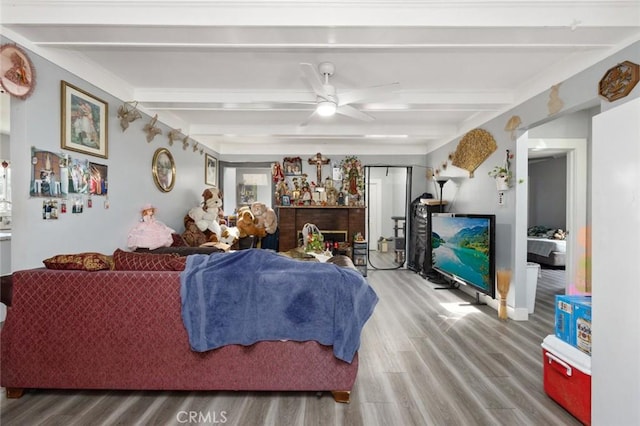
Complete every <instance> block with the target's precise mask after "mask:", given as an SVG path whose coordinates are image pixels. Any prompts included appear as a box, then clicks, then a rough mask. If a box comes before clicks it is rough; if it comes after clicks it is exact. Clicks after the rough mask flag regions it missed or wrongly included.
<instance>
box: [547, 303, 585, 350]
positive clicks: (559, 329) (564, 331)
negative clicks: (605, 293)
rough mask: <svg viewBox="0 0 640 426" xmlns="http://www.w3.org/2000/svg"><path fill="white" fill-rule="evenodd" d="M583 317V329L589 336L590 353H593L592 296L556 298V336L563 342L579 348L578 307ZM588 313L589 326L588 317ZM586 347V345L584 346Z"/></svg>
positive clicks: (581, 321)
mask: <svg viewBox="0 0 640 426" xmlns="http://www.w3.org/2000/svg"><path fill="white" fill-rule="evenodd" d="M578 306H579V308H578V311H579V313H580V315H581V320H580V323H581V328H582V329H583V330H584V332H585V333H586V331H587V328H588V334H589V352H588V353H591V340H590V337H591V296H586V295H558V296H556V310H555V335H556V336H557V337H558V338H559V339H560V340H562V341H564V342H566V343H568V344H570V345H572V346H575V347H578V343H577V329H578V328H577V322H578V321H577V320H578V318H577V317H576V307H578ZM587 312H588V326H587V324H586V322H587V319H586V315H587ZM583 346H585V347H586V344H583Z"/></svg>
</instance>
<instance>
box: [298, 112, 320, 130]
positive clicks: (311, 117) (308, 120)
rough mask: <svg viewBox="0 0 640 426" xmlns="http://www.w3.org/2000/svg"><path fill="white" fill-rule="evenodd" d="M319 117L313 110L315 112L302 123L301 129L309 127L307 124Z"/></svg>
mask: <svg viewBox="0 0 640 426" xmlns="http://www.w3.org/2000/svg"><path fill="white" fill-rule="evenodd" d="M317 115H318V113H317V112H316V110H313V112H312V113H311V114H309V116H308V117H307V118H306V119H305V120H304V121H303V122H302V123H300V126H299V127H307V124H309V123H310V122H311V120H313V119H314V118H315V117H316V116H317Z"/></svg>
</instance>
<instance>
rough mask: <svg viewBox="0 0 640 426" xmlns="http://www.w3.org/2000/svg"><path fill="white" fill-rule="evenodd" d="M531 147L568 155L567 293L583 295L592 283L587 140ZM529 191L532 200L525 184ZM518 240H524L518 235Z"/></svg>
mask: <svg viewBox="0 0 640 426" xmlns="http://www.w3.org/2000/svg"><path fill="white" fill-rule="evenodd" d="M527 147H528V148H536V149H554V150H562V151H565V152H566V153H567V200H566V208H567V213H566V215H567V216H566V227H567V229H566V230H567V231H568V235H567V253H566V268H565V271H566V272H565V276H566V288H565V292H566V294H575V293H583V292H584V291H585V289H586V288H587V287H590V284H591V277H590V276H589V271H588V270H587V262H586V259H587V255H588V253H587V245H588V244H589V240H588V239H589V232H588V229H587V179H588V176H587V140H586V139H583V138H571V139H569V138H563V139H546V138H545V139H528V140H527ZM525 164H527V163H525ZM526 172H527V173H526V174H525V176H528V164H527V170H526ZM525 188H527V199H528V185H525ZM527 209H528V207H527ZM520 213H521V212H518V211H517V212H516V218H518V217H521V214H520ZM527 214H528V211H527ZM526 217H527V216H526V215H525V218H526ZM517 238H522V237H521V236H517ZM524 239H525V241H526V236H524ZM525 261H526V259H525Z"/></svg>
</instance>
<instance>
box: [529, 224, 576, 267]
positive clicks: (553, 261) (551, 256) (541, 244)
mask: <svg viewBox="0 0 640 426" xmlns="http://www.w3.org/2000/svg"><path fill="white" fill-rule="evenodd" d="M558 231H561V232H560V233H558ZM558 236H562V237H564V231H562V230H558V229H551V228H547V227H543V226H533V227H530V228H529V230H528V237H527V261H528V262H535V263H540V264H543V265H549V266H565V264H566V252H567V241H566V240H564V239H558V238H557V237H558Z"/></svg>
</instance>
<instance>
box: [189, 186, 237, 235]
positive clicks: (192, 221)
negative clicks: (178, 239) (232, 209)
mask: <svg viewBox="0 0 640 426" xmlns="http://www.w3.org/2000/svg"><path fill="white" fill-rule="evenodd" d="M202 197H203V199H204V202H203V204H202V205H200V206H197V207H194V208H192V209H191V210H189V212H188V213H187V215H186V216H185V217H184V227H185V233H184V234H183V238H184V240H185V241H186V242H187V244H189V245H191V246H199V245H201V244H203V243H207V242H213V243H215V242H225V243H227V244H233V243H234V242H235V241H237V238H238V237H237V236H236V235H237V232H235V231H234V230H229V229H228V228H227V226H226V221H224V214H223V210H222V192H220V190H219V189H218V188H207V189H205V190H204V191H203V193H202Z"/></svg>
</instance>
